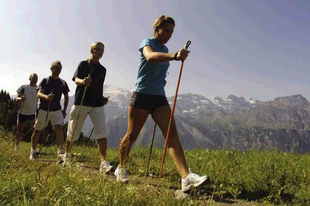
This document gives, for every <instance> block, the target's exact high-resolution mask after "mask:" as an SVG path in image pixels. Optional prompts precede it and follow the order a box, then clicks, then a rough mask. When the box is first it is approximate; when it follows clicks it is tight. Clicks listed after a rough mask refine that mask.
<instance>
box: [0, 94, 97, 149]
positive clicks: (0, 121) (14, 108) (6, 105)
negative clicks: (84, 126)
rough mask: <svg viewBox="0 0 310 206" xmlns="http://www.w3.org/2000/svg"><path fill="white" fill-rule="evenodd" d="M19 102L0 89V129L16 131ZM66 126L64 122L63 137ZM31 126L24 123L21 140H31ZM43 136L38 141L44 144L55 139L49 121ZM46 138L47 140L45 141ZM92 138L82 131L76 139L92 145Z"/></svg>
mask: <svg viewBox="0 0 310 206" xmlns="http://www.w3.org/2000/svg"><path fill="white" fill-rule="evenodd" d="M20 106H21V104H20V103H19V102H16V100H15V98H14V99H13V98H11V97H10V94H9V93H8V92H6V91H5V90H3V89H2V90H1V91H0V129H1V130H5V131H7V132H11V133H14V134H15V132H16V121H17V112H18V109H19V108H20ZM67 127H68V123H65V125H64V127H63V134H64V139H66V137H67ZM32 132H33V131H32V127H31V126H30V125H29V124H28V123H27V124H26V125H25V128H24V131H23V137H22V140H23V141H27V142H30V140H31V134H32ZM44 133H45V136H44V137H42V136H41V137H40V139H39V142H40V143H43V142H45V144H52V143H55V141H56V135H55V132H54V131H53V127H52V125H51V123H49V124H48V126H47V127H46V128H45V132H44ZM46 140H47V141H46ZM92 142H93V140H90V139H89V138H88V137H87V136H84V134H83V132H81V134H80V138H79V140H78V141H77V144H87V145H89V144H91V145H92Z"/></svg>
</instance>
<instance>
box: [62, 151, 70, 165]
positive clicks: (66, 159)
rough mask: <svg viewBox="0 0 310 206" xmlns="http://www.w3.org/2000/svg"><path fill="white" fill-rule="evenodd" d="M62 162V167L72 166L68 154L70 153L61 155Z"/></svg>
mask: <svg viewBox="0 0 310 206" xmlns="http://www.w3.org/2000/svg"><path fill="white" fill-rule="evenodd" d="M62 160H63V164H64V165H71V164H72V154H70V153H65V154H64V155H63V158H62Z"/></svg>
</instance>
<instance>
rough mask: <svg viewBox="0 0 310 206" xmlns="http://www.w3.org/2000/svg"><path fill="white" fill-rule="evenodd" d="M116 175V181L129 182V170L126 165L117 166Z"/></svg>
mask: <svg viewBox="0 0 310 206" xmlns="http://www.w3.org/2000/svg"><path fill="white" fill-rule="evenodd" d="M114 175H115V176H116V181H117V182H119V181H121V182H122V183H128V182H129V179H128V177H127V176H128V174H127V170H126V168H125V167H123V168H120V166H117V168H116V170H115V172H114Z"/></svg>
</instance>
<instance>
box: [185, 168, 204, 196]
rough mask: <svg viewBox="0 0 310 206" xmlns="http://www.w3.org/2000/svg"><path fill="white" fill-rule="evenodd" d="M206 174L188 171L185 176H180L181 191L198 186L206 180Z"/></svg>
mask: <svg viewBox="0 0 310 206" xmlns="http://www.w3.org/2000/svg"><path fill="white" fill-rule="evenodd" d="M208 179H209V178H208V176H199V175H197V174H194V173H191V172H190V173H189V174H188V175H187V176H186V177H185V178H182V180H181V183H182V192H187V191H189V190H191V189H192V188H193V187H199V186H200V185H202V184H203V183H205V182H206V181H207V180H208Z"/></svg>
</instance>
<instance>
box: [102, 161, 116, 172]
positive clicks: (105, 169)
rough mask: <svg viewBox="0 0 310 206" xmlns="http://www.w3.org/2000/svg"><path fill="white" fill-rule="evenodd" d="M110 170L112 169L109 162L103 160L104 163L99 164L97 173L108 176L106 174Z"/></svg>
mask: <svg viewBox="0 0 310 206" xmlns="http://www.w3.org/2000/svg"><path fill="white" fill-rule="evenodd" d="M112 168H113V166H112V165H110V162H108V161H106V160H105V161H102V162H101V164H100V170H99V172H100V173H104V174H108V173H110V171H111V169H112Z"/></svg>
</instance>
